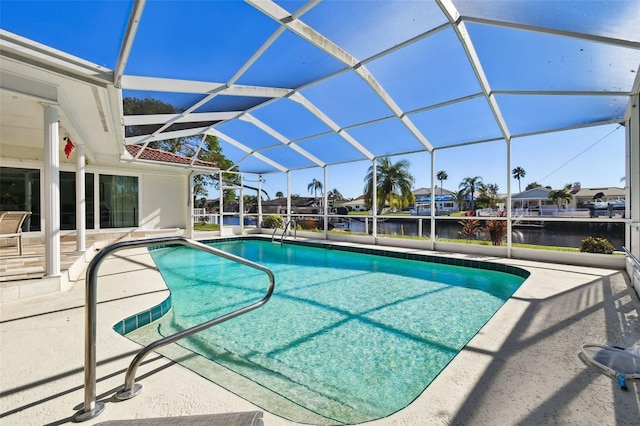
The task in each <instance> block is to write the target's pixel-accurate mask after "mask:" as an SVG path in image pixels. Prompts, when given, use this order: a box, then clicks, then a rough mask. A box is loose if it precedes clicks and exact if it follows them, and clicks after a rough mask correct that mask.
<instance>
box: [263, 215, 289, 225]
mask: <svg viewBox="0 0 640 426" xmlns="http://www.w3.org/2000/svg"><path fill="white" fill-rule="evenodd" d="M262 227H263V228H283V227H284V220H283V219H282V216H280V215H277V214H272V215H270V216H267V217H266V218H264V220H263V221H262Z"/></svg>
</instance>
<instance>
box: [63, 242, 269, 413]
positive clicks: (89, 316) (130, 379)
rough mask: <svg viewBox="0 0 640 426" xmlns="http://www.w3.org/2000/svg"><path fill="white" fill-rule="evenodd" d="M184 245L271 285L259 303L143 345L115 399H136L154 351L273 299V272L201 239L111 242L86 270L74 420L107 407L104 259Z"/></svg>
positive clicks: (100, 411)
mask: <svg viewBox="0 0 640 426" xmlns="http://www.w3.org/2000/svg"><path fill="white" fill-rule="evenodd" d="M165 244H170V245H174V244H175V245H183V246H188V247H191V248H194V249H196V250H202V251H205V252H208V253H211V254H213V255H216V256H219V257H223V258H225V259H228V260H231V261H234V262H237V263H240V264H243V265H246V266H249V267H251V268H254V269H257V270H259V271H262V272H264V273H266V274H267V276H268V277H269V288H268V290H267V293H266V295H265V296H264V297H263V298H262V299H260V300H259V301H257V302H254V303H252V304H250V305H247V306H244V307H242V308H239V309H236V310H235V311H232V312H230V313H227V314H224V315H221V316H219V317H217V318H213V319H211V320H209V321H206V322H204V323H202V324H199V325H195V326H193V327H191V328H188V329H186V330H182V331H181V332H179V333H176V334H174V335H172V336H167V337H164V338H162V339H160V340H157V341H155V342H153V343H151V344H149V345H147V346H146V347H144V348H142V350H140V352H138V354H137V355H136V356H135V357H134V358H133V361H131V364H129V368H128V369H127V373H126V375H125V380H124V386H123V388H122V389H121V390H119V391H118V392H117V393H116V395H115V396H116V398H117V399H119V400H125V399H130V398H133V397H134V396H136V395H138V394H139V393H140V391H141V389H142V385H140V384H137V383H135V375H136V371H137V369H138V366H139V365H140V364H141V363H142V360H143V359H144V358H145V357H146V356H147V355H148V354H149V353H151V352H152V351H154V350H156V349H158V348H161V347H163V346H166V345H168V344H170V343H174V342H176V341H178V340H180V339H183V338H185V337H188V336H190V335H192V334H195V333H198V332H200V331H202V330H205V329H207V328H209V327H212V326H214V325H217V324H220V323H222V322H224V321H227V320H230V319H231V318H234V317H237V316H238V315H242V314H245V313H247V312H249V311H252V310H254V309H256V308H259V307H260V306H262V305H264V304H265V303H267V301H268V300H269V299H270V298H271V295H272V294H273V291H274V289H275V276H274V275H273V272H272V271H271V270H270V269H269V268H267V267H265V266H262V265H260V264H258V263H255V262H252V261H250V260H247V259H244V258H242V257H239V256H236V255H233V254H230V253H227V252H225V251H222V250H220V249H216V248H213V247H211V246H208V245H206V244H202V243H200V242H197V241H194V240H190V239H187V238H184V237H177V236H174V237H159V238H149V239H144V240H132V241H121V242H117V243H114V244H111V245H109V246H107V247H105V248H104V249H102V250H101V251H100V252H99V253H98V254H96V256H95V257H94V258H93V260H92V261H91V263H90V264H89V266H88V268H87V273H86V290H85V291H86V293H85V348H84V349H85V354H84V407H83V408H82V409H81V410H80V411H78V412H77V413H76V415H75V416H74V417H73V420H74V421H76V422H83V421H86V420H89V419H92V418H94V417H96V416H97V415H99V414H100V413H102V411H103V410H104V408H105V404H104V402H99V401H96V323H97V320H96V311H97V300H98V297H97V287H98V285H97V284H98V268H99V266H100V264H101V263H102V261H103V260H104V259H105V258H106V257H107V256H109V255H110V254H112V253H114V252H116V251H119V250H123V249H130V248H134V247H149V246H157V245H165Z"/></svg>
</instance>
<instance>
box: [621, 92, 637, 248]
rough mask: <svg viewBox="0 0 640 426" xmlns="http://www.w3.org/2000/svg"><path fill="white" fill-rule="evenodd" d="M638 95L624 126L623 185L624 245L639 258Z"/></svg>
mask: <svg viewBox="0 0 640 426" xmlns="http://www.w3.org/2000/svg"><path fill="white" fill-rule="evenodd" d="M638 101H640V97H639V96H638V95H636V96H635V97H634V99H633V100H632V101H631V104H632V105H634V106H632V107H631V116H630V117H629V122H628V123H627V126H626V146H627V156H628V157H627V174H626V177H625V182H626V184H625V186H626V188H627V197H626V211H625V217H626V218H627V220H628V221H629V222H630V225H631V226H629V225H627V227H626V228H627V232H625V234H626V238H625V239H626V242H625V244H626V246H627V249H628V250H630V251H631V253H632V254H633V255H634V256H636V257H637V258H640V109H639V108H638Z"/></svg>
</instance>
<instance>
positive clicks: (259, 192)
mask: <svg viewBox="0 0 640 426" xmlns="http://www.w3.org/2000/svg"><path fill="white" fill-rule="evenodd" d="M256 227H257V228H258V229H262V175H258V223H257V224H256Z"/></svg>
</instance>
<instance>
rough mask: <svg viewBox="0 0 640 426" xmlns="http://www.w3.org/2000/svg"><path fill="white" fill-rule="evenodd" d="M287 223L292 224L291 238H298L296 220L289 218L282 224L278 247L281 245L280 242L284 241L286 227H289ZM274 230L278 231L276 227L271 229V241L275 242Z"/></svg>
mask: <svg viewBox="0 0 640 426" xmlns="http://www.w3.org/2000/svg"><path fill="white" fill-rule="evenodd" d="M289 225H293V227H292V228H291V229H293V238H294V239H296V238H298V229H297V227H296V221H295V220H294V219H291V220H289V221H288V222H287V223H286V224H285V225H284V231H282V235H281V236H280V247H282V243H283V242H284V236H285V235H286V234H287V229H289ZM276 232H278V228H276V229H274V230H273V234H271V242H272V243H274V242H275V237H276Z"/></svg>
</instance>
